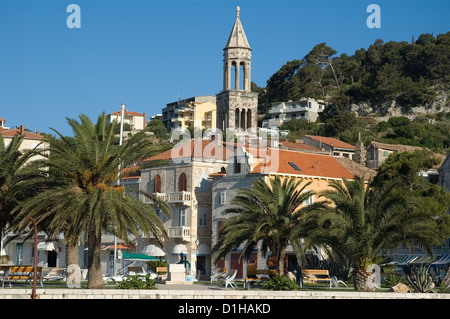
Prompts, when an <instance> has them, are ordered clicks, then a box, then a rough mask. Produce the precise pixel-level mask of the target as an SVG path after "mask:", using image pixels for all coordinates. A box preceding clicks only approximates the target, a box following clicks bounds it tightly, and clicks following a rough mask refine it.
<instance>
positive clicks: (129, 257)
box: [122, 251, 161, 261]
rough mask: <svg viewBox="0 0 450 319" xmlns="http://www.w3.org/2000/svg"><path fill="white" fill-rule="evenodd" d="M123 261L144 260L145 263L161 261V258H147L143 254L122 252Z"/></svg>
mask: <svg viewBox="0 0 450 319" xmlns="http://www.w3.org/2000/svg"><path fill="white" fill-rule="evenodd" d="M122 259H127V260H143V261H150V260H161V259H160V258H157V257H153V256H147V255H143V254H132V253H129V252H126V251H124V252H122Z"/></svg>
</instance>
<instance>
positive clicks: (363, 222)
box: [307, 177, 444, 291]
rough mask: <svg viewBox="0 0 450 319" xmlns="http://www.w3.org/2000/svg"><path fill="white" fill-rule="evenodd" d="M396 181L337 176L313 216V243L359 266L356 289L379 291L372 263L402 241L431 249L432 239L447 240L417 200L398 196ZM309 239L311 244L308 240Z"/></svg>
mask: <svg viewBox="0 0 450 319" xmlns="http://www.w3.org/2000/svg"><path fill="white" fill-rule="evenodd" d="M397 185H398V184H397V183H396V182H390V183H387V184H385V185H383V186H377V187H375V186H374V185H372V184H370V183H369V184H368V185H366V183H365V181H364V179H363V178H360V177H356V178H355V179H354V180H343V182H338V181H332V182H330V183H329V186H330V188H331V189H329V190H326V191H324V192H322V193H321V196H324V197H325V198H327V199H329V200H331V204H332V205H329V206H328V207H327V208H326V209H323V210H321V211H318V212H316V213H315V214H313V217H311V220H314V222H312V223H311V224H309V225H310V228H309V231H308V236H307V240H308V243H316V244H323V245H325V247H329V248H331V250H332V251H334V252H335V253H337V254H338V255H340V256H342V257H344V258H347V260H348V261H349V262H350V263H351V264H352V265H353V267H354V269H355V273H354V282H355V289H356V290H360V291H374V290H375V286H374V284H373V283H374V274H373V273H372V272H370V271H367V267H368V266H370V265H371V264H374V263H376V262H377V261H379V260H380V258H381V256H382V254H383V253H384V252H386V251H388V250H391V249H395V248H397V247H399V246H400V245H402V244H406V245H407V246H409V247H411V249H412V247H413V246H414V245H415V244H419V245H421V248H422V249H424V250H425V251H426V252H428V253H430V254H431V253H432V246H431V245H432V244H433V243H435V242H436V240H444V238H443V236H442V233H441V232H440V231H439V230H438V227H436V222H435V220H434V219H433V218H432V216H430V214H428V212H427V210H426V209H422V207H420V204H419V203H417V202H411V201H409V200H407V199H406V197H403V198H402V197H398V196H393V195H392V194H393V190H394V189H395V188H396V187H397ZM308 243H307V244H308Z"/></svg>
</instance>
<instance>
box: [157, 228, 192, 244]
mask: <svg viewBox="0 0 450 319" xmlns="http://www.w3.org/2000/svg"><path fill="white" fill-rule="evenodd" d="M166 230H167V235H168V236H169V238H177V239H181V240H182V241H186V242H188V241H190V240H191V227H189V226H170V227H166ZM161 235H162V234H158V237H160V236H161ZM150 238H155V235H153V234H152V235H150Z"/></svg>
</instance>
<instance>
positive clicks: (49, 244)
mask: <svg viewBox="0 0 450 319" xmlns="http://www.w3.org/2000/svg"><path fill="white" fill-rule="evenodd" d="M37 249H38V250H47V251H52V250H55V246H54V245H53V243H52V242H51V241H49V242H45V241H41V242H40V243H38V245H37Z"/></svg>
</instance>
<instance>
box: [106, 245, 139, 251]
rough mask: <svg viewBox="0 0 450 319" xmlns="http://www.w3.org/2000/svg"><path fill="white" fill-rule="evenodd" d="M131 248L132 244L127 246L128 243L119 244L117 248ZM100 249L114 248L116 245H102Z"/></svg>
mask: <svg viewBox="0 0 450 319" xmlns="http://www.w3.org/2000/svg"><path fill="white" fill-rule="evenodd" d="M131 248H132V247H130V246H126V245H122V244H117V249H131ZM100 249H101V250H107V249H114V245H107V246H102V247H101V248H100Z"/></svg>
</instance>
